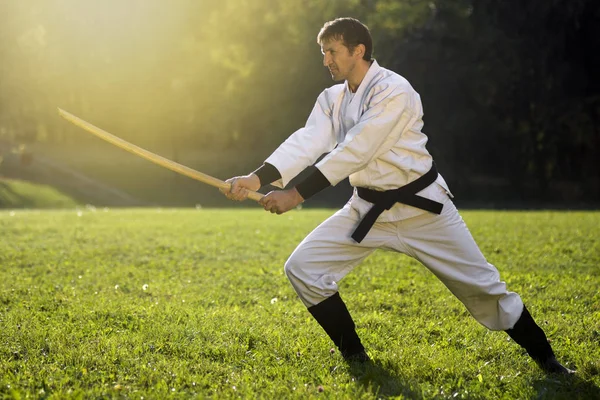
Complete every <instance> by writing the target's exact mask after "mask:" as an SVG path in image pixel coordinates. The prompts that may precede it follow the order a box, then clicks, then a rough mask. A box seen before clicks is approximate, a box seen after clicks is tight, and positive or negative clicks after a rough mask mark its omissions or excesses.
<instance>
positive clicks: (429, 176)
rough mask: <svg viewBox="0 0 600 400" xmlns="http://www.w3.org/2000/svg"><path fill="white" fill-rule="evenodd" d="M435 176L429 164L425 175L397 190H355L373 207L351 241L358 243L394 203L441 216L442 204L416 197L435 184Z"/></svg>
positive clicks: (435, 170)
mask: <svg viewBox="0 0 600 400" xmlns="http://www.w3.org/2000/svg"><path fill="white" fill-rule="evenodd" d="M437 176H438V172H437V169H436V168H435V163H433V164H431V169H430V170H429V171H428V172H427V173H426V174H425V175H423V176H421V177H419V178H418V179H416V180H414V181H412V182H410V183H408V184H406V185H404V186H402V187H400V188H398V189H393V190H386V191H385V192H379V191H377V190H371V189H367V188H362V187H359V188H356V189H357V192H358V196H359V197H360V198H361V199H364V200H366V201H368V202H369V203H373V207H371V209H370V210H369V212H368V213H367V214H366V215H365V216H364V217H363V219H362V220H361V221H360V224H358V227H356V229H355V230H354V233H352V239H354V240H356V241H357V242H358V243H360V242H361V241H362V240H363V239H364V238H365V236H367V233H369V230H371V227H372V226H373V224H374V223H375V221H377V218H378V217H379V216H380V215H381V213H382V212H384V211H385V210H389V209H390V208H392V206H393V205H394V204H396V203H402V204H406V205H409V206H413V207H416V208H420V209H421V210H426V211H429V212H432V213H434V214H441V212H442V208H443V207H444V205H443V204H442V203H438V202H437V201H433V200H429V199H426V198H425V197H421V196H418V195H417V193H418V192H420V191H421V190H423V189H425V188H426V187H427V186H429V185H431V184H432V183H433V182H435V180H436V179H437Z"/></svg>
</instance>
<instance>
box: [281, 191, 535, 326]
mask: <svg viewBox="0 0 600 400" xmlns="http://www.w3.org/2000/svg"><path fill="white" fill-rule="evenodd" d="M436 190H438V191H439V192H443V191H442V189H441V188H440V187H438V188H437V189H436ZM442 194H443V193H442ZM443 204H444V208H443V210H442V213H441V215H436V214H433V213H424V214H422V215H419V216H417V217H413V218H409V219H405V220H402V221H394V222H376V223H375V225H373V227H372V228H371V230H370V231H369V233H368V234H367V236H366V237H365V238H364V239H363V240H362V242H361V243H356V242H355V241H354V240H353V239H352V238H350V233H351V232H352V231H353V230H354V228H355V226H356V224H357V223H358V222H359V220H360V216H359V214H358V213H357V212H356V210H355V209H353V208H352V207H351V206H350V204H347V205H346V206H345V207H344V208H342V209H341V210H339V211H338V212H337V213H335V214H334V215H333V216H331V217H330V218H329V219H327V220H326V221H325V222H323V223H322V224H321V225H319V226H318V227H317V228H316V229H315V230H314V231H312V232H311V233H310V234H309V235H308V236H307V237H306V238H305V239H304V240H303V241H302V242H301V243H300V245H298V247H297V248H296V250H294V252H293V253H292V255H291V256H290V258H289V259H288V261H287V262H286V265H285V272H286V275H287V276H288V278H289V280H290V282H291V283H292V286H293V287H294V289H295V290H296V292H297V293H298V296H299V297H300V299H301V300H302V301H303V302H304V304H305V305H306V306H307V307H311V306H314V305H316V304H318V303H320V302H321V301H323V300H325V299H326V298H328V297H330V296H332V295H333V294H335V293H336V292H337V291H338V282H340V281H341V280H342V278H344V276H346V274H348V273H349V272H350V271H352V269H353V268H354V267H355V266H356V265H358V264H359V263H360V262H361V261H362V260H363V259H364V258H365V257H367V256H368V255H369V254H371V253H372V252H373V251H374V250H375V249H377V248H381V249H388V250H393V251H396V252H399V253H403V254H406V255H408V256H410V257H413V258H415V259H417V260H418V261H420V262H421V263H423V264H424V265H425V266H426V267H427V268H428V269H429V270H430V271H431V272H433V273H434V274H435V275H436V276H437V277H438V278H439V279H440V280H441V281H442V282H443V283H444V284H445V285H446V286H447V287H448V289H450V291H451V292H452V293H453V294H454V295H455V296H456V297H457V298H458V299H459V300H460V301H461V302H462V303H463V304H464V305H465V306H466V307H467V309H468V310H469V312H470V313H471V314H472V315H473V317H474V318H475V319H476V320H477V321H479V322H480V323H481V324H482V325H484V326H486V327H487V328H489V329H492V330H506V329H510V328H512V327H513V326H514V325H515V323H516V322H517V320H518V319H519V317H520V315H521V312H522V311H523V302H522V301H521V298H520V297H519V295H518V294H516V293H513V292H509V291H507V289H506V284H505V283H504V282H502V281H500V278H499V274H498V271H497V270H496V268H495V267H494V266H493V265H492V264H489V263H488V262H487V261H486V259H485V257H484V256H483V254H482V253H481V251H480V250H479V247H478V246H477V244H476V243H475V241H474V240H473V237H472V236H471V233H470V232H469V230H468V228H467V226H466V225H465V223H464V221H463V220H462V218H461V217H460V215H459V214H458V211H457V210H456V208H455V207H454V204H452V201H451V200H450V198H448V196H446V200H444V202H443Z"/></svg>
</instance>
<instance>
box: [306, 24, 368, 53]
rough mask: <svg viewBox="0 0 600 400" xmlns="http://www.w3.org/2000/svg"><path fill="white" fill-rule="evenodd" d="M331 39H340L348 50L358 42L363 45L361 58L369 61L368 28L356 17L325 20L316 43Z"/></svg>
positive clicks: (351, 49)
mask: <svg viewBox="0 0 600 400" xmlns="http://www.w3.org/2000/svg"><path fill="white" fill-rule="evenodd" d="M331 39H334V40H341V41H342V42H343V43H344V46H346V47H347V48H348V50H350V52H353V51H354V48H355V47H356V46H358V45H359V44H362V45H364V46H365V54H364V55H363V60H366V61H371V55H372V53H373V39H371V33H370V32H369V28H367V26H366V25H365V24H363V23H362V22H360V21H359V20H357V19H356V18H348V17H346V18H336V19H334V20H333V21H328V22H325V25H323V28H321V31H320V32H319V34H318V35H317V43H319V44H323V42H325V41H328V40H331Z"/></svg>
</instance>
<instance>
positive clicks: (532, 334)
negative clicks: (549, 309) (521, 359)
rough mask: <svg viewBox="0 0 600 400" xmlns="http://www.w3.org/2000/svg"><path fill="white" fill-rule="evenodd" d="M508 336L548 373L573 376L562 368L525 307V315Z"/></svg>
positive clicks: (544, 335) (569, 371) (541, 331)
mask: <svg viewBox="0 0 600 400" xmlns="http://www.w3.org/2000/svg"><path fill="white" fill-rule="evenodd" d="M506 333H508V335H509V336H510V337H511V338H512V339H513V340H514V341H515V342H517V344H519V345H520V346H521V347H523V348H524V349H525V350H527V353H528V354H529V355H530V356H531V358H533V360H534V361H535V362H536V363H537V364H538V365H539V366H540V368H542V369H543V370H544V371H545V372H547V373H552V374H563V375H569V374H573V373H574V371H571V370H570V369H568V368H565V367H564V366H562V365H561V364H560V363H559V362H558V361H557V360H556V357H555V356H554V351H552V347H551V346H550V343H548V339H547V338H546V334H545V333H544V331H543V330H542V328H540V327H539V326H538V324H536V323H535V321H534V320H533V317H532V316H531V314H529V311H528V310H527V308H526V307H525V306H523V313H522V314H521V317H520V318H519V320H518V321H517V323H516V324H515V326H514V327H513V328H512V329H508V330H507V331H506Z"/></svg>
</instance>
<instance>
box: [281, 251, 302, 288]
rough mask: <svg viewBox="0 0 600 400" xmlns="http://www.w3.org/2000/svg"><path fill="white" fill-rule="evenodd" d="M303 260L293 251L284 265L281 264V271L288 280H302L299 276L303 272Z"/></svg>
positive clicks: (293, 281)
mask: <svg viewBox="0 0 600 400" xmlns="http://www.w3.org/2000/svg"><path fill="white" fill-rule="evenodd" d="M303 265H304V262H303V260H302V257H300V256H299V255H298V254H297V252H294V253H293V254H292V255H291V256H290V258H288V259H287V261H286V262H285V265H284V266H283V271H284V272H285V275H286V276H287V278H288V279H289V280H290V282H292V283H295V282H298V281H302V280H303V279H302V278H301V277H302V276H303V275H304V274H303V273H302V271H303V269H304V268H303Z"/></svg>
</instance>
